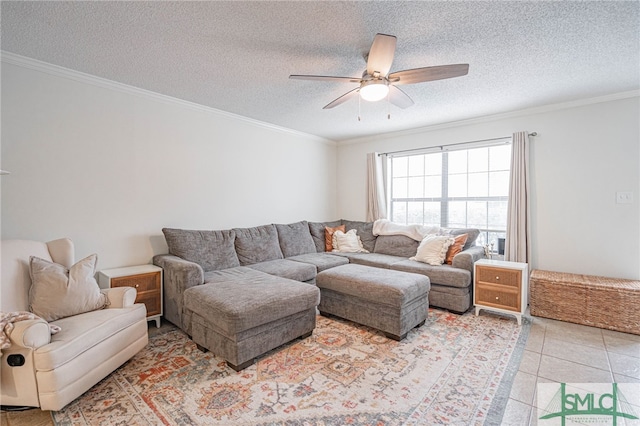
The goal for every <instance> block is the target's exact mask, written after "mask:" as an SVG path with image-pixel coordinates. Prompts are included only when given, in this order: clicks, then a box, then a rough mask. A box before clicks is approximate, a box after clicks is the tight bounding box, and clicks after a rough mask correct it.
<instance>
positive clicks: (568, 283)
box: [529, 270, 640, 334]
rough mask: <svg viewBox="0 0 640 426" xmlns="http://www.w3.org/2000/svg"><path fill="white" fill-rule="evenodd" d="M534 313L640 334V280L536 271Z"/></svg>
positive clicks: (534, 278)
mask: <svg viewBox="0 0 640 426" xmlns="http://www.w3.org/2000/svg"><path fill="white" fill-rule="evenodd" d="M529 284H530V287H531V300H530V305H531V315H533V316H538V317H545V318H552V319H557V320H560V321H567V322H573V323H576V324H583V325H589V326H592V327H599V328H606V329H608V330H616V331H622V332H625V333H633V334H640V281H633V280H623V279H617V278H606V277H597V276H592V275H579V274H566V273H562V272H550V271H541V270H534V271H533V272H532V273H531V279H530V283H529Z"/></svg>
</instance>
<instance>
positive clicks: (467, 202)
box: [389, 144, 511, 250]
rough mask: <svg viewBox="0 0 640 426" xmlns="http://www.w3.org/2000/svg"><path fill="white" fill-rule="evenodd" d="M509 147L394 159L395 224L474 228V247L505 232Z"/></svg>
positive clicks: (392, 195)
mask: <svg viewBox="0 0 640 426" xmlns="http://www.w3.org/2000/svg"><path fill="white" fill-rule="evenodd" d="M510 162H511V145H510V144H503V145H496V146H490V147H483V148H472V149H467V150H459V151H448V152H438V153H432V154H417V155H408V156H407V155H405V156H393V157H391V158H390V159H389V176H390V187H391V193H390V208H389V211H390V218H391V220H392V221H393V222H397V223H404V224H412V223H418V224H422V225H430V226H441V227H443V228H478V229H480V236H479V237H478V240H477V244H479V245H484V244H491V243H493V247H494V250H497V248H498V238H504V237H505V234H506V230H507V201H508V199H509V167H510Z"/></svg>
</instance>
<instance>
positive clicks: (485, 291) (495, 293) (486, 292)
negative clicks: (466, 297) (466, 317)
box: [475, 283, 520, 312]
mask: <svg viewBox="0 0 640 426" xmlns="http://www.w3.org/2000/svg"><path fill="white" fill-rule="evenodd" d="M475 298H476V304H482V305H487V306H494V307H496V308H501V309H507V310H510V311H515V312H520V293H519V292H518V289H517V288H513V287H507V286H502V285H490V284H481V283H478V284H477V285H476V297H475Z"/></svg>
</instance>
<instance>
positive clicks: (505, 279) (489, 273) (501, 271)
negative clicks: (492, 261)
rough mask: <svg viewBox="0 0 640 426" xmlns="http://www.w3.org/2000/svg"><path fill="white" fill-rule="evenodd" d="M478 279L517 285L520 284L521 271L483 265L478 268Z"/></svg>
mask: <svg viewBox="0 0 640 426" xmlns="http://www.w3.org/2000/svg"><path fill="white" fill-rule="evenodd" d="M477 273H478V277H477V278H478V281H480V282H484V283H493V284H501V285H508V286H514V287H517V286H519V285H520V281H521V272H520V271H517V270H513V269H505V268H492V267H490V266H482V267H481V268H478V270H477Z"/></svg>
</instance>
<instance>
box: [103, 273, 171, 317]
mask: <svg viewBox="0 0 640 426" xmlns="http://www.w3.org/2000/svg"><path fill="white" fill-rule="evenodd" d="M98 284H99V285H100V287H101V288H109V287H134V288H135V289H136V290H137V291H138V295H137V296H136V303H144V304H145V306H146V307H147V320H155V321H156V327H158V328H160V317H161V316H162V297H163V296H162V268H159V267H157V266H154V265H140V266H129V267H126V268H114V269H104V270H102V271H100V272H98Z"/></svg>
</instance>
